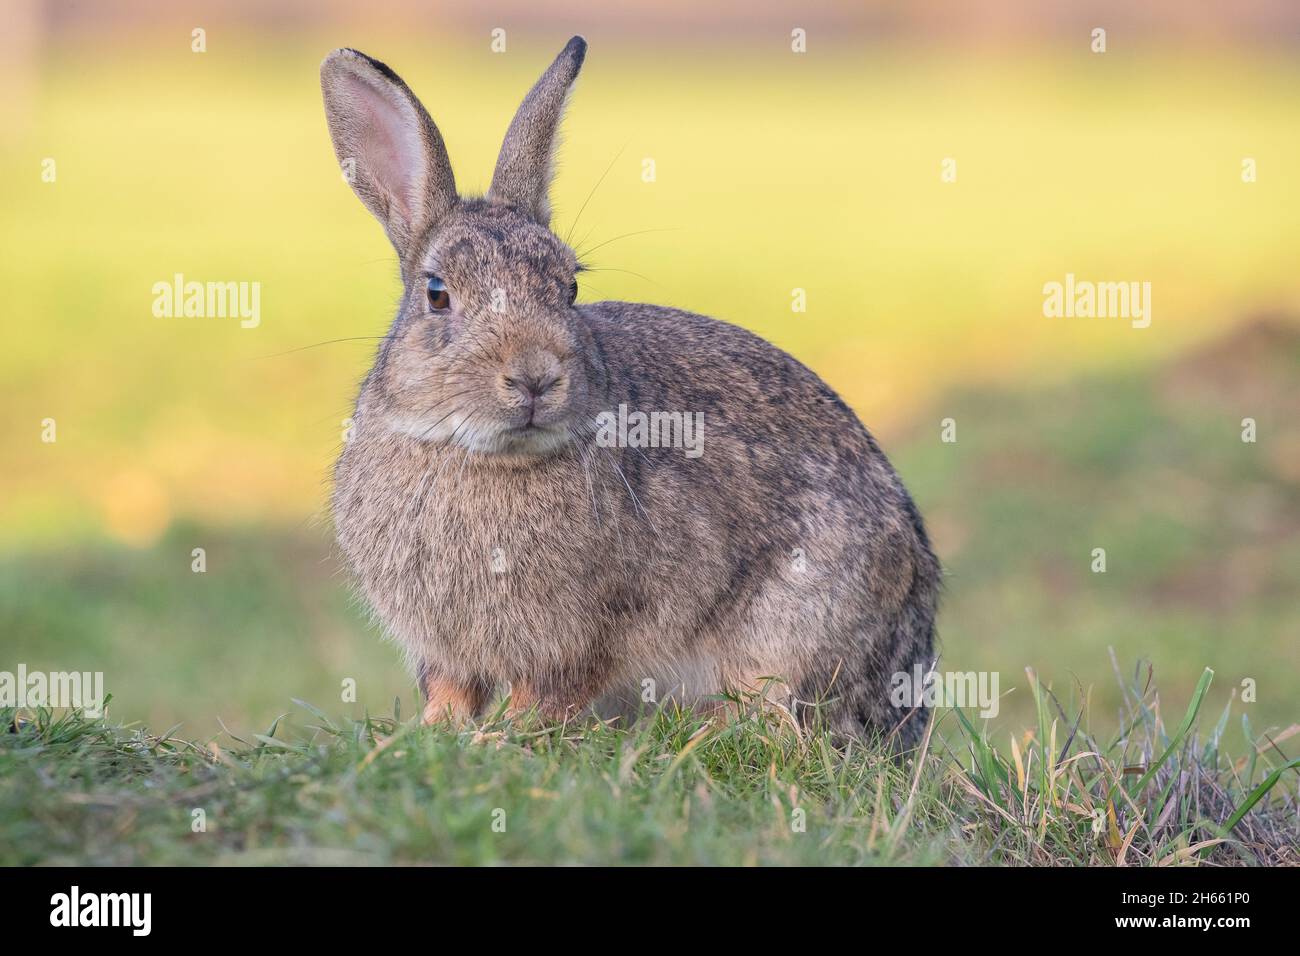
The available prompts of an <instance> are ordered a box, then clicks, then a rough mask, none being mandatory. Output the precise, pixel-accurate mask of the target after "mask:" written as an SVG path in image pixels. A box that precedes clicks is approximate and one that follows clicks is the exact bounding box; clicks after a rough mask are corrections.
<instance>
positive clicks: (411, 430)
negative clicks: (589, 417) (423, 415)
mask: <svg viewBox="0 0 1300 956" xmlns="http://www.w3.org/2000/svg"><path fill="white" fill-rule="evenodd" d="M466 417H467V416H465V415H460V414H454V415H448V416H447V417H446V419H445V420H443V421H438V420H437V419H435V420H433V421H425V420H423V419H420V418H414V417H411V416H408V415H390V416H389V417H388V420H387V424H388V427H389V429H390V430H391V431H393V432H396V433H397V434H399V435H405V436H407V437H408V438H414V439H416V440H417V441H421V442H428V443H430V444H435V445H445V444H450V443H454V444H456V445H457V446H459V447H461V448H464V449H467V450H468V451H476V452H483V453H486V454H494V453H495V454H507V453H508V454H515V455H545V454H549V453H550V452H553V451H555V450H556V449H558V448H560V447H561V446H563V445H565V444H567V443H568V441H569V433H568V431H567V430H566V429H564V428H543V429H537V430H536V431H529V432H518V431H510V430H503V429H501V428H499V427H496V426H493V425H488V426H486V427H483V426H480V425H475V424H469V425H466V424H465V421H466Z"/></svg>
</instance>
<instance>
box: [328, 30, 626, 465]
mask: <svg viewBox="0 0 1300 956" xmlns="http://www.w3.org/2000/svg"><path fill="white" fill-rule="evenodd" d="M586 49H587V45H586V42H585V41H584V40H583V39H582V38H581V37H574V38H573V39H572V40H570V41H569V43H568V45H566V46H565V48H564V50H563V51H562V52H561V53H560V55H559V57H557V58H556V60H555V62H554V63H553V64H551V66H550V68H549V69H547V71H546V72H545V73H544V74H543V75H542V78H541V79H540V80H539V81H538V82H537V84H536V85H535V86H534V87H533V88H532V90H531V91H529V93H528V95H527V96H526V97H525V98H524V101H523V104H522V105H521V106H520V107H519V111H518V112H517V113H516V115H515V118H514V120H513V122H512V123H511V124H510V128H509V129H508V131H507V132H506V136H505V142H504V143H503V145H502V147H501V155H500V158H499V159H498V160H497V165H496V171H495V173H494V174H493V177H492V186H491V188H490V189H489V191H488V194H487V196H486V197H484V198H481V199H462V198H461V197H460V196H459V195H458V194H457V192H456V183H455V179H454V178H453V176H452V171H451V164H450V162H449V160H448V158H447V150H446V147H445V146H444V144H443V140H442V136H441V134H440V133H439V132H438V128H437V127H436V126H435V125H434V123H433V121H432V120H431V119H430V118H429V114H428V113H427V112H426V111H425V109H424V107H423V106H422V105H421V104H420V101H419V100H418V99H416V97H415V95H414V94H413V93H412V92H411V91H410V89H409V88H408V87H407V86H406V84H405V83H403V82H402V80H401V79H400V78H399V77H398V76H397V75H396V74H395V73H393V71H392V70H390V69H389V68H388V67H387V66H385V65H384V64H382V63H379V62H378V61H376V60H372V59H370V58H369V57H367V56H365V55H364V54H361V53H358V52H357V51H355V50H336V51H334V52H333V53H331V54H330V55H329V56H328V57H326V58H325V62H324V63H323V64H322V65H321V88H322V91H323V93H324V97H325V112H326V115H327V117H328V120H329V128H330V136H331V138H332V139H333V141H334V150H335V152H336V154H337V155H338V158H339V163H340V165H341V167H342V169H343V171H344V176H345V177H346V178H347V179H348V181H349V182H350V183H351V185H352V188H353V190H354V191H355V192H356V194H357V196H358V197H359V198H360V199H361V201H362V203H364V204H365V206H366V208H367V209H369V210H370V212H371V213H372V214H373V215H374V216H375V218H377V219H378V220H379V222H380V224H381V225H383V227H384V230H385V232H386V233H387V234H388V238H389V240H390V241H391V242H392V244H393V247H394V248H395V249H396V250H397V255H398V258H399V260H400V262H401V272H402V281H403V284H404V286H405V292H404V295H403V297H402V304H401V306H400V308H399V310H398V314H397V318H396V320H395V321H394V323H393V326H392V328H391V330H390V331H389V334H388V336H387V338H386V339H385V341H384V344H383V346H382V347H381V348H380V351H379V356H378V360H377V362H376V364H375V368H374V370H373V371H372V372H371V374H370V377H369V378H368V380H367V384H366V388H365V394H364V395H363V399H366V400H368V402H369V408H370V409H372V410H374V411H377V413H378V415H379V417H380V418H381V419H382V420H383V421H384V423H385V424H386V425H387V427H389V428H392V429H393V430H396V431H399V432H403V433H406V434H408V435H411V436H413V437H415V438H417V439H419V440H421V441H426V442H435V443H447V444H455V445H459V446H461V447H464V448H467V449H470V450H472V451H477V452H495V453H509V454H524V455H531V454H546V453H549V452H552V451H554V450H556V449H557V448H559V447H561V446H563V445H564V444H565V443H566V442H568V441H570V440H571V438H572V436H573V434H574V432H576V431H577V430H578V429H579V428H580V427H581V424H582V423H583V422H584V421H586V420H588V419H589V416H590V411H591V407H590V405H591V403H592V402H593V401H594V400H595V395H594V392H595V391H596V390H597V389H598V388H599V384H600V380H601V377H602V375H603V372H602V370H601V369H600V368H599V367H598V366H597V365H596V364H595V362H594V356H593V354H592V353H593V351H594V350H593V349H591V348H590V347H589V334H588V333H587V332H586V329H585V326H584V325H583V324H582V322H581V321H580V318H579V316H578V314H577V311H576V307H575V305H574V300H575V298H576V295H577V282H576V279H575V276H576V273H577V270H578V262H577V258H576V256H575V255H574V253H573V250H572V249H570V248H569V247H568V246H567V245H566V244H565V243H564V242H562V241H561V240H560V239H559V238H558V237H557V236H556V235H555V234H554V233H553V232H551V230H550V228H549V222H550V203H549V200H548V192H549V187H550V180H551V169H552V157H553V153H554V148H555V141H556V129H557V127H558V125H559V122H560V117H561V114H562V113H563V110H564V103H565V99H566V98H567V96H568V93H569V89H570V87H571V86H572V84H573V81H574V79H575V78H576V77H577V75H578V70H579V69H580V68H581V66H582V61H583V57H584V55H585V53H586Z"/></svg>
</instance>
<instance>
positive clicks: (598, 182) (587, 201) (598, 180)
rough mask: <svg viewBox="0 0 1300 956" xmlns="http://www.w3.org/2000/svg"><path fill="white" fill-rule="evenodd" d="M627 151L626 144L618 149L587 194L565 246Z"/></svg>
mask: <svg viewBox="0 0 1300 956" xmlns="http://www.w3.org/2000/svg"><path fill="white" fill-rule="evenodd" d="M625 149H627V143H624V144H623V145H622V146H620V147H619V148H618V152H617V153H615V154H614V158H613V159H611V160H610V161H609V165H608V166H606V167H605V171H604V172H603V173H601V174H600V178H599V179H597V180H596V185H594V186H592V187H591V192H589V193H587V198H586V199H584V200H583V201H582V205H581V206H579V207H578V214H577V215H576V216H574V217H573V222H572V224H571V225H570V226H569V228H568V231H567V232H566V234H565V237H564V242H565V245H568V242H569V239H570V238H572V236H573V230H575V229H577V228H578V220H580V219H581V218H582V214H583V213H584V212H585V211H586V209H587V203H589V202H591V197H592V196H594V195H596V190H597V189H599V188H600V184H601V183H603V182H604V181H605V177H606V176H608V175H609V171H610V170H611V169H613V168H614V164H615V163H617V162H618V158H619V157H620V156H622V155H623V150H625Z"/></svg>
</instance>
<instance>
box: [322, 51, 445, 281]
mask: <svg viewBox="0 0 1300 956" xmlns="http://www.w3.org/2000/svg"><path fill="white" fill-rule="evenodd" d="M320 85H321V92H322V93H323V94H324V96H325V116H326V119H327V120H328V121H329V127H330V138H331V139H332V140H333V141H334V152H335V154H336V155H337V156H338V159H339V165H340V166H341V167H342V169H343V174H344V176H345V177H346V178H347V180H348V182H349V183H351V185H352V190H353V191H354V192H355V193H356V194H357V196H358V197H359V198H360V199H361V201H362V203H364V204H365V207H366V208H367V209H369V210H370V212H371V213H372V214H373V215H374V217H375V218H376V219H378V220H379V222H380V224H381V225H382V226H383V227H384V231H385V232H386V233H388V239H389V241H390V242H392V244H393V248H395V249H396V250H397V254H398V256H399V257H400V258H401V260H402V262H403V264H404V265H405V263H406V260H407V256H408V255H409V254H410V253H411V252H412V249H411V246H412V244H413V243H414V242H415V241H416V240H418V239H419V238H420V237H421V236H423V235H424V234H425V232H426V231H427V230H428V229H429V228H430V227H432V226H434V225H436V224H437V223H438V222H439V221H440V220H442V219H443V218H444V217H445V216H446V215H447V214H448V213H449V212H451V210H452V209H453V208H455V206H456V204H457V203H458V202H459V199H458V198H457V196H456V180H455V178H454V177H453V176H452V173H451V162H450V160H448V158H447V147H446V146H445V145H444V144H443V141H442V134H441V133H439V132H438V127H437V126H435V125H434V124H433V120H431V119H430V118H429V114H428V113H427V112H426V111H425V109H424V107H423V106H422V105H421V104H420V101H419V100H418V99H416V98H415V94H414V93H412V92H411V91H410V89H409V88H408V87H407V85H406V84H405V83H403V82H402V80H401V77H399V76H398V75H397V74H396V73H394V72H393V71H392V70H390V69H389V68H388V67H387V66H385V65H384V64H382V63H380V62H379V61H378V60H372V59H371V58H370V57H368V56H366V55H365V54H364V53H358V52H357V51H356V50H335V51H334V52H333V53H331V54H330V55H329V56H327V57H326V58H325V62H324V63H322V64H321V68H320ZM403 271H405V269H403Z"/></svg>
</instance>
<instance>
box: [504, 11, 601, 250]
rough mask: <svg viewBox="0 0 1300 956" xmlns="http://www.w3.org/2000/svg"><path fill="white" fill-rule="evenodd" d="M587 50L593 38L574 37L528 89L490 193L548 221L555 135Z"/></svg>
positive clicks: (506, 141)
mask: <svg viewBox="0 0 1300 956" xmlns="http://www.w3.org/2000/svg"><path fill="white" fill-rule="evenodd" d="M586 55H587V41H586V40H584V39H583V38H582V37H580V36H579V37H574V38H573V39H572V40H570V41H569V42H568V43H567V44H565V47H564V49H563V50H561V51H560V55H559V56H558V57H556V58H555V62H554V63H552V64H551V65H550V67H549V68H548V69H547V71H546V72H545V73H543V74H542V78H541V79H540V80H538V81H537V85H536V86H534V87H533V88H532V89H531V90H529V91H528V95H527V96H525V97H524V101H523V103H522V104H520V106H519V111H518V112H517V113H515V118H514V120H513V121H511V123H510V128H509V129H508V130H506V138H505V142H503V143H502V144H501V155H500V156H499V157H498V158H497V168H496V171H495V172H494V173H493V174H492V188H491V189H489V190H488V196H489V197H490V198H492V199H498V200H501V201H502V202H508V203H512V204H514V205H516V206H518V207H519V208H520V209H521V210H522V211H523V212H524V213H526V214H527V215H528V216H530V217H531V218H532V219H534V220H535V221H537V222H539V223H541V224H542V225H543V226H545V225H549V224H550V221H551V201H550V197H549V193H550V187H551V175H552V172H553V170H552V163H553V160H554V156H555V136H556V131H557V129H558V128H559V125H560V118H561V117H562V116H563V114H564V103H565V100H566V99H568V96H569V90H570V88H571V87H572V86H573V81H574V80H575V79H577V77H578V71H579V70H580V69H582V61H583V59H584V58H585V57H586Z"/></svg>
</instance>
